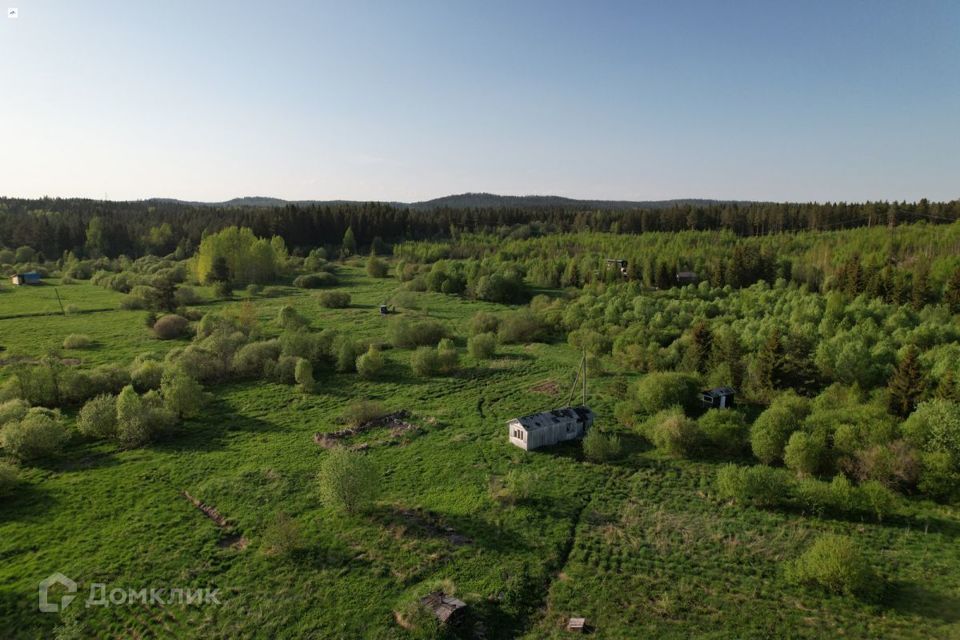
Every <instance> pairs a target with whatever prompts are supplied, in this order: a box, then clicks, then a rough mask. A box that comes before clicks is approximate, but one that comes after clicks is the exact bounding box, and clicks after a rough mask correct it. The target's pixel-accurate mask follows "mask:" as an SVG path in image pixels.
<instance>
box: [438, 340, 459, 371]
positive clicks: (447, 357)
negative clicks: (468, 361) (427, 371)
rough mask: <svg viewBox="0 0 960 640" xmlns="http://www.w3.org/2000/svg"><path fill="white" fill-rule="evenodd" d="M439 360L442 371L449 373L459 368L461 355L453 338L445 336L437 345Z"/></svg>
mask: <svg viewBox="0 0 960 640" xmlns="http://www.w3.org/2000/svg"><path fill="white" fill-rule="evenodd" d="M437 362H438V363H439V365H440V373H443V374H449V373H453V372H454V371H456V369H457V364H458V363H459V362H460V355H459V354H458V353H457V348H456V347H455V346H454V344H453V340H450V339H449V338H444V339H443V340H441V341H440V343H439V344H438V345H437Z"/></svg>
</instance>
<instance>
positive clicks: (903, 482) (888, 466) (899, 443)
mask: <svg viewBox="0 0 960 640" xmlns="http://www.w3.org/2000/svg"><path fill="white" fill-rule="evenodd" d="M854 455H855V460H856V463H855V472H856V477H857V479H858V480H860V481H861V482H865V481H867V480H876V481H877V482H880V483H882V484H883V485H885V486H888V487H895V486H902V487H912V486H913V485H915V484H916V483H917V480H918V479H919V477H920V459H919V456H918V455H917V451H916V450H915V449H914V448H913V447H912V446H910V445H909V444H907V443H906V442H904V441H903V440H895V441H893V442H890V443H887V444H875V445H873V446H870V447H867V448H866V449H861V450H860V451H857V452H856V453H855V454H854Z"/></svg>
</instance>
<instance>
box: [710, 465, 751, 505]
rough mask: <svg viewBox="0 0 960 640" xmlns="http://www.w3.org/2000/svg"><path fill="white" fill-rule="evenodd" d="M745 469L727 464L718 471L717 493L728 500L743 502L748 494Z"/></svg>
mask: <svg viewBox="0 0 960 640" xmlns="http://www.w3.org/2000/svg"><path fill="white" fill-rule="evenodd" d="M745 471H746V469H745V467H740V466H737V465H735V464H725V465H723V466H722V467H720V468H719V469H717V480H716V485H717V493H718V494H719V495H720V497H721V498H725V499H727V500H743V499H745V496H744V494H745V493H746V479H745V477H744V472H745Z"/></svg>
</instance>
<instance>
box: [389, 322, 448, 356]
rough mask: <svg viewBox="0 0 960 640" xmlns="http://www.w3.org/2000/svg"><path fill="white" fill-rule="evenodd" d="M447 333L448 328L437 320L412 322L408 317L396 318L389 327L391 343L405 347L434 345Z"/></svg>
mask: <svg viewBox="0 0 960 640" xmlns="http://www.w3.org/2000/svg"><path fill="white" fill-rule="evenodd" d="M447 335H448V332H447V329H446V328H445V327H444V326H443V325H442V324H440V323H439V322H437V321H435V320H420V321H418V322H411V321H409V320H407V319H406V318H394V319H393V320H391V321H390V325H389V327H388V329H387V336H388V340H389V341H390V344H392V345H393V346H395V347H400V348H404V349H409V348H412V347H419V346H427V345H430V346H433V345H435V344H437V343H438V342H440V340H441V339H443V338H445V337H447Z"/></svg>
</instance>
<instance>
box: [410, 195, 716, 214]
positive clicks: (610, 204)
mask: <svg viewBox="0 0 960 640" xmlns="http://www.w3.org/2000/svg"><path fill="white" fill-rule="evenodd" d="M717 202H719V201H718V200H698V199H676V200H641V201H631V200H576V199H574V198H564V197H561V196H500V195H496V194H494V193H461V194H458V195H450V196H444V197H442V198H434V199H433V200H425V201H423V202H414V203H411V204H410V205H409V206H410V208H412V209H438V208H445V207H450V208H454V209H497V208H508V209H512V208H516V209H531V208H533V209H535V208H562V209H573V210H595V211H623V210H627V209H669V208H671V207H675V206H680V205H692V206H707V205H711V204H716V203H717Z"/></svg>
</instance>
